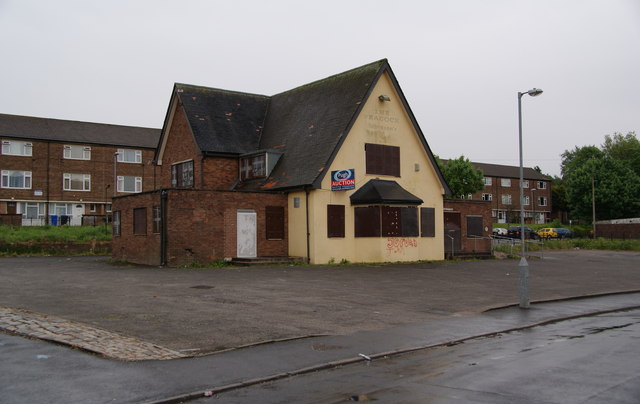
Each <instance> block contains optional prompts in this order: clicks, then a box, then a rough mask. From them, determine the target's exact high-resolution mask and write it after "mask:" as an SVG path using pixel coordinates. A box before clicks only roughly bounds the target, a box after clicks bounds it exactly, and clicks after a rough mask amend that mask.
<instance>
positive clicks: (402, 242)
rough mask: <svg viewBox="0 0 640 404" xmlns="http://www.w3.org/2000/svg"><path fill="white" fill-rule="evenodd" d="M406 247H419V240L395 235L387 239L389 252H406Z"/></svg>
mask: <svg viewBox="0 0 640 404" xmlns="http://www.w3.org/2000/svg"><path fill="white" fill-rule="evenodd" d="M405 248H418V240H416V239H412V238H395V237H393V238H388V239H387V254H404V253H405Z"/></svg>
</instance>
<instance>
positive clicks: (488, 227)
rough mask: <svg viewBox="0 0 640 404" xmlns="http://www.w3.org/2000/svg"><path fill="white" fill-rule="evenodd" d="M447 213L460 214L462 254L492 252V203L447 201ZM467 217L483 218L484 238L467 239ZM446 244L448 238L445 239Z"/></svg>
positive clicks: (445, 207) (445, 204)
mask: <svg viewBox="0 0 640 404" xmlns="http://www.w3.org/2000/svg"><path fill="white" fill-rule="evenodd" d="M444 209H445V212H459V213H460V233H461V244H462V252H488V251H491V240H490V239H489V237H490V236H491V231H492V223H493V220H492V218H491V203H490V202H488V201H473V200H471V201H469V200H462V199H445V200H444ZM467 216H482V230H483V233H482V237H484V238H483V239H474V238H469V237H467ZM445 242H446V237H445Z"/></svg>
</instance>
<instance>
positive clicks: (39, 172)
mask: <svg viewBox="0 0 640 404" xmlns="http://www.w3.org/2000/svg"><path fill="white" fill-rule="evenodd" d="M31 143H32V144H33V149H32V156H7V155H2V159H1V163H0V169H2V170H22V171H31V176H32V179H31V189H7V188H1V189H0V199H11V198H13V199H14V200H16V201H38V202H46V201H47V200H49V201H51V202H82V203H85V204H89V203H111V197H112V196H113V190H114V187H115V184H114V181H115V178H114V153H115V152H116V151H117V150H118V147H117V146H103V145H89V144H87V145H81V146H88V147H91V159H90V160H72V159H65V158H64V146H65V145H67V144H68V145H77V144H75V143H58V142H45V141H32V142H31ZM128 149H135V150H141V151H142V163H117V166H116V172H115V175H118V176H135V177H142V190H143V191H150V190H152V189H155V181H154V171H155V166H154V165H153V164H151V161H152V160H153V156H154V153H155V150H154V149H144V148H139V147H128ZM65 173H69V174H89V175H90V176H91V190H90V191H65V190H64V189H63V174H65ZM36 190H39V191H42V195H35V191H36ZM118 195H127V194H126V193H118ZM85 213H87V214H89V206H88V205H86V211H85ZM95 213H104V210H103V209H100V211H98V212H95Z"/></svg>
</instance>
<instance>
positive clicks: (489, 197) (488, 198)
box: [482, 192, 493, 201]
mask: <svg viewBox="0 0 640 404" xmlns="http://www.w3.org/2000/svg"><path fill="white" fill-rule="evenodd" d="M482 200H483V201H493V194H490V193H486V192H485V193H483V194H482Z"/></svg>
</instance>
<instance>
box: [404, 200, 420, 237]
mask: <svg viewBox="0 0 640 404" xmlns="http://www.w3.org/2000/svg"><path fill="white" fill-rule="evenodd" d="M400 210H401V212H400V213H401V218H402V237H418V235H419V234H420V233H419V231H418V208H415V207H406V208H400Z"/></svg>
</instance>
